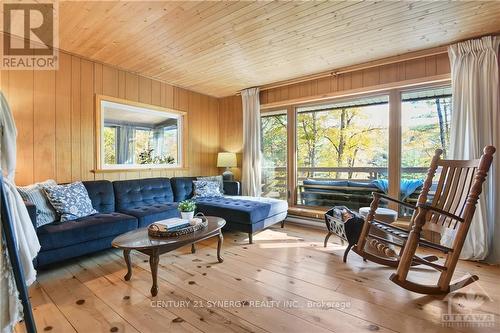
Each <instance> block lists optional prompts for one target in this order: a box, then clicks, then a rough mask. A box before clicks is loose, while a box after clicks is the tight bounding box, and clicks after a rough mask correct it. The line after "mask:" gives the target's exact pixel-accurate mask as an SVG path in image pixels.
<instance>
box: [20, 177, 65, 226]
mask: <svg viewBox="0 0 500 333" xmlns="http://www.w3.org/2000/svg"><path fill="white" fill-rule="evenodd" d="M54 185H57V183H56V181H55V180H52V179H49V180H46V181H44V182H42V183H36V184H33V185H28V186H19V187H18V188H17V191H18V192H19V194H20V195H21V198H23V200H25V201H29V202H31V203H32V204H34V205H35V207H36V227H37V228H39V227H41V226H42V225H46V224H49V223H52V222H55V221H57V220H58V217H57V212H56V210H55V209H54V207H52V204H51V203H50V201H49V199H48V198H47V195H46V194H45V192H44V190H43V188H44V187H45V186H54Z"/></svg>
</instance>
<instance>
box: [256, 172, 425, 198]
mask: <svg viewBox="0 0 500 333" xmlns="http://www.w3.org/2000/svg"><path fill="white" fill-rule="evenodd" d="M426 173H427V168H426V167H403V168H401V175H402V177H403V178H415V179H423V178H424V177H425V174H426ZM387 177H388V169H387V167H352V168H349V167H299V168H298V170H297V183H298V184H297V191H298V193H297V194H298V196H299V203H300V193H301V190H302V187H303V184H302V182H303V181H304V180H305V179H314V180H351V181H356V182H367V183H368V182H369V181H371V180H375V179H387ZM286 179H287V169H286V167H265V168H263V179H262V182H263V184H264V186H263V193H264V195H266V196H271V197H276V198H281V199H286V198H287V184H286Z"/></svg>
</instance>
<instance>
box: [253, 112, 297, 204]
mask: <svg viewBox="0 0 500 333" xmlns="http://www.w3.org/2000/svg"><path fill="white" fill-rule="evenodd" d="M272 116H286V132H287V140H286V144H287V153H286V166H285V168H286V174H287V178H286V197H287V201H288V203H289V204H290V197H291V192H290V186H289V181H290V179H289V176H288V175H289V173H290V165H289V163H290V161H289V157H290V156H289V154H290V151H289V149H290V141H289V127H290V123H289V115H288V109H286V108H278V109H273V110H267V112H261V116H260V119H261V133H260V135H261V137H262V118H263V117H272ZM261 139H262V138H261ZM260 149H261V153H263V147H262V146H261V148H260Z"/></svg>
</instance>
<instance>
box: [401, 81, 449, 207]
mask: <svg viewBox="0 0 500 333" xmlns="http://www.w3.org/2000/svg"><path fill="white" fill-rule="evenodd" d="M450 121H451V88H450V87H444V88H443V87H440V88H434V89H426V90H416V91H409V92H403V93H402V94H401V189H400V192H401V193H400V197H401V199H402V200H404V201H407V202H410V203H416V201H417V198H418V194H419V193H420V192H419V190H420V188H421V186H422V184H423V181H424V179H425V176H426V174H427V169H428V168H429V165H430V162H431V160H432V157H433V156H434V151H435V150H436V149H438V148H440V149H442V150H443V156H442V157H443V158H447V156H448V155H449V149H450ZM431 194H432V193H431Z"/></svg>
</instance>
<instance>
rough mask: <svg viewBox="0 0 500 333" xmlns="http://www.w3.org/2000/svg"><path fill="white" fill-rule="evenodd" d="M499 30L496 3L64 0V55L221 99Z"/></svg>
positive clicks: (62, 4) (497, 3)
mask: <svg viewBox="0 0 500 333" xmlns="http://www.w3.org/2000/svg"><path fill="white" fill-rule="evenodd" d="M498 31H500V1H493V2H478V1H473V2H441V1H436V2H428V1H425V2H389V1H382V2H370V1H365V2H358V1H345V2H344V1H321V2H319V1H318V2H316V1H312V2H298V1H289V2H284V1H280V2H269V1H259V2H256V1H229V2H214V1H209V2H199V1H184V2H182V1H181V2H163V1H151V2H143V1H136V2H116V1H103V2H99V1H93V2H72V1H69V2H61V3H60V47H61V48H62V49H64V50H66V51H69V52H72V53H75V54H78V55H81V56H84V57H87V58H90V59H93V60H97V61H101V62H103V63H107V64H111V65H114V66H117V67H120V68H123V69H127V70H130V71H133V72H137V73H139V74H142V75H146V76H150V77H153V78H158V79H161V80H164V81H167V82H169V83H172V84H175V85H178V86H182V87H185V88H188V89H191V90H194V91H198V92H201V93H205V94H209V95H213V96H217V97H221V96H227V95H231V94H234V93H235V92H236V91H238V90H240V89H243V88H246V87H250V86H257V85H262V84H267V83H271V82H275V81H280V80H285V79H289V78H293V77H298V76H301V75H307V74H312V73H316V72H320V71H325V70H330V69H334V68H340V67H344V66H349V65H353V64H358V63H362V62H367V61H371V60H375V59H380V58H384V57H388V56H394V55H398V54H402V53H406V52H410V51H415V50H419V49H425V48H429V47H434V46H439V45H444V44H447V43H450V42H452V41H455V40H461V39H465V38H470V37H474V36H479V35H483V34H486V33H492V32H498Z"/></svg>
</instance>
